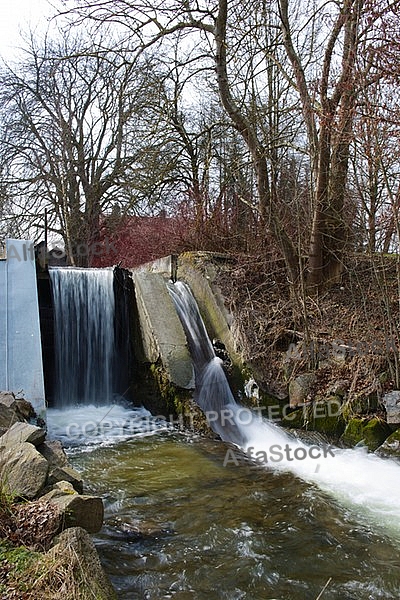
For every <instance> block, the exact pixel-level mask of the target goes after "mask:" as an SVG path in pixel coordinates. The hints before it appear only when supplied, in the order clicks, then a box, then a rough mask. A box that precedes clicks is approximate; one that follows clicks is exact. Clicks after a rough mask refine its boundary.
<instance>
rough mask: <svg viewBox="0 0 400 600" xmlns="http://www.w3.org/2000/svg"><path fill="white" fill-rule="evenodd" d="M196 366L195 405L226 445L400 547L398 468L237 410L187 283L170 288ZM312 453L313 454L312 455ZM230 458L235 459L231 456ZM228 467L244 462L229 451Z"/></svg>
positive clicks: (362, 452) (356, 450) (388, 462)
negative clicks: (334, 503) (288, 476)
mask: <svg viewBox="0 0 400 600" xmlns="http://www.w3.org/2000/svg"><path fill="white" fill-rule="evenodd" d="M169 290H170V294H171V296H172V298H173V300H174V303H175V306H176V308H177V312H178V314H179V317H180V319H181V321H182V324H183V327H184V329H185V332H186V335H187V338H188V344H189V346H190V349H191V353H192V357H193V360H194V363H195V373H196V400H197V403H198V404H199V406H200V407H201V409H202V410H203V411H204V412H205V414H206V416H207V418H208V421H209V423H210V425H211V427H212V428H213V429H214V431H215V432H216V433H218V434H219V435H220V437H221V438H222V440H224V441H226V442H230V443H232V444H234V445H235V446H237V447H238V448H239V449H240V451H241V452H242V453H244V455H245V457H246V458H251V459H252V460H256V461H257V462H258V463H259V464H262V465H265V466H266V468H271V467H273V468H274V469H277V470H279V471H290V472H292V473H294V474H295V475H297V476H298V477H300V478H301V479H303V480H305V481H308V482H310V483H313V484H317V485H318V486H319V487H320V488H321V489H323V490H324V491H326V492H328V493H329V494H331V495H333V496H335V497H336V498H337V499H338V500H340V501H341V503H342V504H344V505H345V506H346V507H348V508H349V509H350V510H355V511H356V512H357V517H358V518H359V519H360V520H364V521H365V522H368V521H370V520H372V521H373V522H374V523H375V525H376V526H378V527H380V526H383V527H385V528H388V529H389V530H390V533H391V535H393V536H395V537H396V538H397V539H398V540H399V541H400V504H399V502H398V498H399V497H400V465H399V464H398V463H396V462H394V461H393V460H389V459H382V458H379V457H377V456H376V455H373V454H368V453H367V451H366V450H365V449H363V448H357V449H339V448H336V447H333V446H321V447H318V446H315V445H314V446H311V445H308V444H304V443H302V442H300V441H299V440H298V439H297V438H296V437H294V436H293V435H291V434H290V433H288V432H286V431H283V430H282V429H281V428H280V427H278V426H277V425H275V424H274V423H271V422H270V421H268V420H266V419H264V418H262V417H261V416H260V415H259V414H257V413H256V412H255V411H252V410H250V409H248V408H245V407H243V406H241V405H240V404H238V403H237V402H236V401H235V399H234V397H233V395H232V392H231V390H230V388H229V384H228V381H227V379H226V377H225V373H224V370H223V366H222V361H221V360H220V359H219V358H217V357H216V356H215V353H214V350H213V347H212V344H211V342H210V340H209V339H208V335H207V333H206V330H205V327H204V324H203V322H202V319H201V316H200V314H199V311H198V308H197V304H196V302H195V300H194V298H193V296H192V294H191V292H190V289H189V288H188V286H187V285H186V284H185V283H183V282H176V283H175V284H173V285H172V284H169ZM311 448H313V450H311ZM228 452H230V453H231V454H230V455H229V456H228ZM227 456H228V460H229V461H230V463H231V464H232V463H234V462H235V461H239V460H240V453H238V454H237V455H236V456H235V455H234V453H233V451H232V450H228V451H227Z"/></svg>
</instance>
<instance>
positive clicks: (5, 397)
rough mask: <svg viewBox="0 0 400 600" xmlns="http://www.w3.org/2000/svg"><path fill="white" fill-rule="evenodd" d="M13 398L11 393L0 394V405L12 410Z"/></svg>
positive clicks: (2, 392)
mask: <svg viewBox="0 0 400 600" xmlns="http://www.w3.org/2000/svg"><path fill="white" fill-rule="evenodd" d="M14 403H15V396H14V394H13V393H12V392H4V391H1V392H0V404H3V405H4V406H7V407H8V408H14V406H13V405H14Z"/></svg>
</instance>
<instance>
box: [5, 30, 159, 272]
mask: <svg viewBox="0 0 400 600" xmlns="http://www.w3.org/2000/svg"><path fill="white" fill-rule="evenodd" d="M146 67H147V68H146ZM148 70H151V65H149V64H148V65H145V64H144V61H142V65H141V68H140V70H139V71H135V68H134V66H133V65H132V64H131V63H129V62H127V61H126V60H125V59H124V58H123V57H118V56H117V55H116V54H115V53H112V54H111V53H107V52H99V51H98V50H97V49H96V48H92V49H88V48H86V47H84V46H83V44H82V43H81V42H79V41H77V40H72V41H70V40H68V39H67V40H66V41H64V42H58V43H50V42H48V43H47V45H46V46H45V47H39V48H38V47H36V45H35V44H34V42H32V45H31V48H30V49H29V51H28V52H27V57H26V60H25V62H24V63H23V64H20V65H19V67H18V68H11V67H8V68H7V69H6V70H5V71H4V72H3V74H2V91H1V100H2V111H1V113H2V114H1V118H2V124H3V135H2V140H1V141H2V144H1V161H2V165H3V172H5V167H7V177H5V178H4V179H3V185H4V186H5V187H6V189H7V193H8V195H9V197H11V198H12V202H13V204H14V209H15V212H16V217H17V218H18V216H21V215H23V217H24V219H25V221H26V222H27V223H29V226H30V227H32V226H33V227H35V226H36V227H38V226H40V225H42V223H40V215H41V214H42V213H43V210H44V209H45V208H48V210H49V217H50V218H49V224H50V228H51V229H52V230H54V231H55V232H58V233H60V234H61V235H62V237H63V239H64V242H65V246H66V249H67V251H68V256H69V258H70V260H71V262H72V263H74V262H80V263H87V260H88V259H90V248H92V246H93V242H94V241H95V240H96V236H97V233H98V230H99V225H100V218H101V214H102V213H104V212H107V211H108V210H110V209H111V208H112V206H113V204H115V203H116V202H119V203H122V204H125V206H126V207H128V206H129V207H132V205H134V204H135V203H138V202H139V199H140V193H139V192H137V190H135V184H134V180H135V174H136V173H137V172H138V171H140V153H141V152H142V150H143V137H146V136H147V132H146V134H145V135H144V136H140V127H138V120H139V119H140V115H141V113H142V112H143V111H144V110H145V109H144V107H145V106H146V104H147V102H148V96H149V94H151V90H150V88H149V85H148V79H146V77H147V72H148ZM145 79H146V81H144V80H145ZM138 189H140V185H139V186H138ZM82 246H83V248H86V251H85V250H84V249H83V251H82ZM79 247H80V248H81V250H80V252H77V249H78V248H79Z"/></svg>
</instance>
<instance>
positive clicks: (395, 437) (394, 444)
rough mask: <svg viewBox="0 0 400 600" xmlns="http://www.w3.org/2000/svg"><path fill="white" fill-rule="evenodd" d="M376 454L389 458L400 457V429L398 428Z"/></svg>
mask: <svg viewBox="0 0 400 600" xmlns="http://www.w3.org/2000/svg"><path fill="white" fill-rule="evenodd" d="M376 454H378V455H379V456H384V457H387V458H399V459H400V429H396V431H394V432H393V433H392V434H391V435H389V437H388V438H386V440H385V441H384V442H383V444H382V445H381V446H379V448H378V449H377V450H376Z"/></svg>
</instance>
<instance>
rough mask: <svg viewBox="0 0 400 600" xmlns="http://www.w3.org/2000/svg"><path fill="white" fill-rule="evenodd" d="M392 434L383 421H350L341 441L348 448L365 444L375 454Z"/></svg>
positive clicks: (357, 419)
mask: <svg viewBox="0 0 400 600" xmlns="http://www.w3.org/2000/svg"><path fill="white" fill-rule="evenodd" d="M390 434H391V429H390V427H389V425H388V424H387V423H385V421H382V420H381V419H377V418H373V419H370V420H368V419H359V418H354V419H350V421H349V422H348V423H347V426H346V429H345V431H344V433H343V435H342V437H341V440H342V442H343V443H344V444H346V445H347V446H355V445H356V444H360V443H363V444H364V445H365V446H367V448H368V450H370V451H371V452H374V451H375V450H376V449H377V448H379V446H380V445H381V444H383V442H384V441H385V440H386V439H387V438H388V437H389V435H390Z"/></svg>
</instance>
